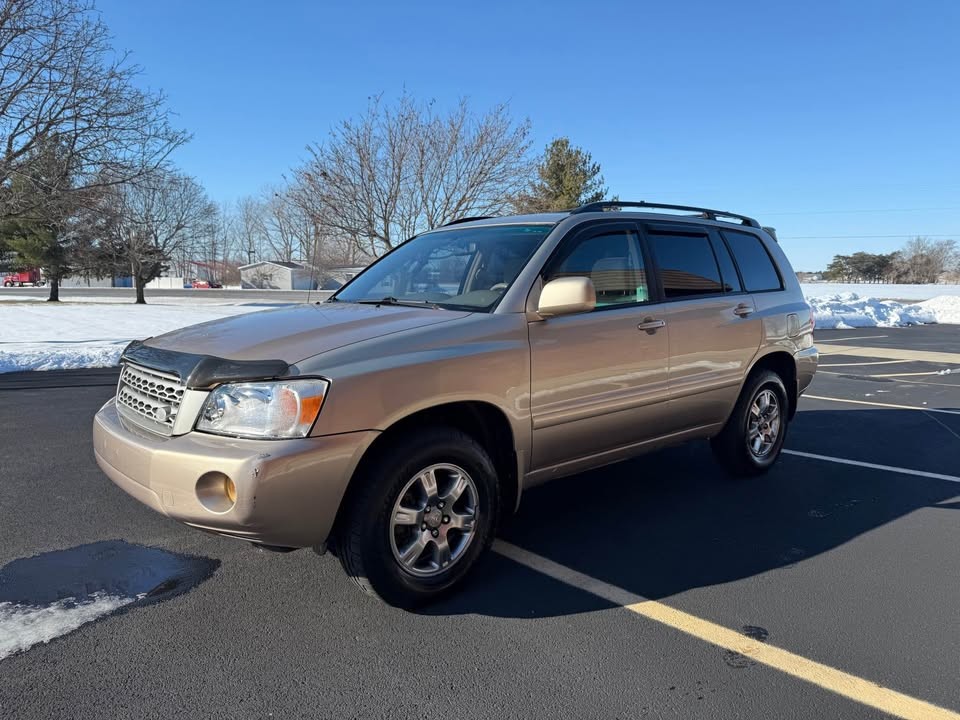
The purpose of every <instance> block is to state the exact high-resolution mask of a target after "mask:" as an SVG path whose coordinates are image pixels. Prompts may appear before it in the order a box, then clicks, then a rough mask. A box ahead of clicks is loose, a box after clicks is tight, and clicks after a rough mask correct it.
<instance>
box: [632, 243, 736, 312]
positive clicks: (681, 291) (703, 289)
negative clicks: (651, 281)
mask: <svg viewBox="0 0 960 720" xmlns="http://www.w3.org/2000/svg"><path fill="white" fill-rule="evenodd" d="M647 237H648V238H649V240H650V247H651V249H652V250H653V254H654V255H655V256H656V258H657V265H658V267H659V270H660V280H661V282H662V284H663V293H664V295H665V296H666V298H667V299H668V300H670V299H677V298H685V297H698V296H701V295H719V294H720V293H722V292H723V286H722V285H721V284H720V269H719V268H718V267H717V260H716V258H715V257H714V256H713V250H712V249H711V248H710V241H709V240H708V239H707V236H706V235H693V234H690V235H685V234H681V233H670V234H658V233H651V234H650V235H648V236H647Z"/></svg>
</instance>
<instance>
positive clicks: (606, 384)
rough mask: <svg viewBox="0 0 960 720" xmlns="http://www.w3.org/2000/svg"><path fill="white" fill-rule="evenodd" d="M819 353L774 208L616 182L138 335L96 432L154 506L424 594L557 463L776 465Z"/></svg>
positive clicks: (608, 527) (112, 464)
mask: <svg viewBox="0 0 960 720" xmlns="http://www.w3.org/2000/svg"><path fill="white" fill-rule="evenodd" d="M656 210H667V211H670V212H668V213H663V212H654V211H656ZM675 211H680V212H685V213H688V214H686V215H676V214H674V213H675ZM435 269H436V270H435ZM437 287H447V288H448V290H439V289H436V288H437ZM817 360H818V352H817V348H816V346H815V345H814V343H813V315H812V313H811V310H810V306H809V305H808V304H807V302H806V300H804V297H803V293H802V292H801V290H800V285H799V284H798V282H797V277H796V274H795V273H794V272H793V270H792V269H791V267H790V263H789V262H788V260H787V257H786V255H785V254H784V252H783V250H782V249H781V248H780V246H779V245H778V244H777V242H776V239H775V238H774V236H773V235H772V234H771V232H769V231H767V230H765V229H764V228H762V227H761V226H760V223H759V222H757V221H756V220H754V219H753V218H749V217H746V216H744V215H736V214H732V213H727V212H720V211H715V210H708V209H704V208H695V207H687V206H677V205H658V204H655V203H643V202H636V203H634V202H619V201H616V202H598V203H590V204H588V205H585V206H583V207H580V208H578V209H576V210H573V211H568V212H560V213H550V214H543V215H525V216H516V217H498V218H465V219H464V220H461V221H459V222H457V221H455V222H453V223H450V224H449V225H447V226H444V227H441V228H437V229H435V230H431V231H429V232H426V233H423V234H422V235H418V236H417V237H415V238H413V239H412V240H409V241H407V242H405V243H403V244H402V245H399V246H398V247H396V248H395V249H394V250H392V251H391V252H389V253H387V254H386V255H384V256H383V257H381V258H380V259H379V260H377V261H376V262H375V263H374V264H372V265H371V266H370V267H369V268H367V269H366V270H364V271H363V272H362V273H360V274H359V275H357V277H355V278H353V279H352V280H351V281H350V282H349V283H347V284H346V285H345V286H344V287H342V288H341V289H340V290H339V291H338V292H337V293H336V294H334V295H333V296H332V297H331V298H329V299H328V300H327V301H326V302H324V303H318V304H310V305H297V306H290V307H286V308H281V309H277V310H273V311H266V312H259V313H250V314H246V315H241V316H237V317H231V318H225V319H223V320H218V321H215V322H212V323H206V324H204V325H202V326H198V327H193V328H185V329H182V330H177V331H174V332H172V333H168V334H166V335H160V336H157V337H152V338H149V339H147V340H145V341H144V342H133V343H131V344H130V345H129V346H128V347H127V348H126V350H125V351H124V353H123V357H122V358H121V366H122V371H121V375H120V381H119V384H118V387H117V390H118V393H117V396H116V398H115V399H113V400H111V401H109V402H108V403H106V404H105V405H104V406H103V407H102V408H101V409H100V411H99V412H98V413H97V415H96V419H95V420H94V424H93V445H94V450H95V454H96V459H97V462H98V463H99V465H100V467H101V468H102V469H103V470H104V472H105V473H106V474H107V475H108V476H109V477H110V478H111V479H112V480H113V482H115V483H116V484H117V485H119V486H120V487H121V488H122V489H124V490H125V491H126V492H128V493H129V494H130V495H132V496H133V497H134V498H136V499H137V500H139V501H140V502H142V503H145V504H146V505H148V506H149V507H151V508H153V509H154V510H156V511H158V512H160V513H163V514H164V515H167V516H169V517H171V518H176V519H178V520H181V521H182V522H184V523H186V524H188V525H191V526H193V527H196V528H200V529H201V530H206V531H211V532H216V533H220V534H221V535H225V536H227V537H232V538H239V539H242V540H248V541H251V542H254V543H259V544H261V545H266V546H268V547H269V546H273V547H274V548H283V549H287V548H298V547H323V546H324V545H325V544H326V543H327V542H328V541H329V542H331V543H332V544H333V546H334V549H335V551H336V554H337V556H338V558H339V559H340V561H341V562H342V563H343V566H344V568H345V570H346V571H347V573H348V574H349V575H350V576H351V577H353V578H354V579H355V580H356V582H357V583H358V584H359V585H360V587H362V588H363V589H364V590H366V591H367V592H370V593H374V594H376V595H379V596H380V597H381V598H383V599H384V600H386V601H387V602H390V603H392V604H394V605H399V606H402V607H412V606H415V605H418V604H421V603H423V602H425V601H428V600H432V599H433V598H435V597H437V596H439V595H440V594H442V593H443V592H445V591H447V590H449V589H450V588H452V587H454V586H455V585H456V584H457V583H458V582H459V581H460V580H461V579H462V578H463V577H464V575H465V574H466V573H467V572H468V570H469V569H470V567H471V566H472V565H474V563H475V562H476V561H477V559H478V558H479V557H480V555H481V554H482V553H483V552H484V550H486V549H487V548H488V547H489V546H490V543H491V542H492V541H493V536H494V533H495V532H496V530H497V528H498V527H499V525H500V519H501V515H505V514H508V513H512V512H513V511H514V510H516V509H517V506H518V504H519V502H520V497H521V495H522V494H523V493H524V492H525V488H528V487H533V486H535V485H537V484H539V483H541V482H543V481H546V480H548V479H552V478H558V477H563V476H565V475H573V474H575V473H580V472H584V471H586V470H590V469H593V468H600V467H603V466H605V465H608V464H610V463H612V462H614V461H618V460H625V459H627V458H631V457H634V456H636V455H640V454H641V453H644V452H647V451H649V450H652V449H654V448H658V447H662V446H664V445H670V444H673V443H678V442H682V441H685V440H693V439H706V438H710V439H711V444H712V447H713V450H714V453H715V454H716V456H717V458H718V460H719V461H720V464H721V465H722V466H723V467H724V468H726V470H727V471H728V472H729V473H730V474H731V475H734V476H751V475H760V474H762V473H764V472H766V471H768V470H769V469H770V467H771V466H772V465H773V464H774V462H775V461H776V460H777V457H778V456H779V455H780V452H781V449H782V448H783V443H784V438H785V436H786V433H787V425H788V423H789V421H790V420H791V419H792V418H793V416H794V413H795V412H796V409H797V402H798V398H799V396H800V394H801V393H802V392H803V391H804V390H806V388H807V386H809V385H810V382H811V380H812V379H813V376H814V372H815V370H816V368H817ZM629 472H630V473H633V474H635V475H636V476H637V480H638V481H642V480H643V475H644V467H643V466H642V465H634V466H633V467H631V468H630V469H629ZM600 478H601V476H600V475H599V474H592V475H587V476H583V478H582V480H583V481H584V482H583V492H584V493H591V492H606V493H608V494H609V495H610V497H611V498H612V502H611V505H610V509H609V512H608V513H606V516H603V517H599V518H597V520H596V522H597V526H596V529H595V532H598V533H612V534H616V533H617V531H618V530H617V528H618V524H622V523H630V522H632V521H633V515H631V513H632V512H633V509H632V508H630V507H623V506H620V505H618V504H617V502H616V500H617V497H616V493H614V492H611V491H610V490H609V488H608V489H607V490H605V491H603V490H601V491H597V490H595V489H594V487H593V485H594V484H597V483H599V482H600ZM778 487H786V484H784V483H780V485H778ZM739 492H740V494H741V495H742V496H744V497H746V495H747V494H749V493H748V491H739ZM543 501H544V498H543V496H536V497H535V498H532V499H531V500H530V502H532V503H538V502H539V503H543ZM690 502H691V504H695V503H696V502H698V499H696V498H691V499H690ZM539 510H540V511H544V512H550V510H546V509H545V508H544V507H541V508H539ZM535 512H536V511H535V510H533V509H531V510H530V511H528V515H530V516H532V515H533V514H534V513H535ZM546 526H547V523H546V522H545V523H544V527H546ZM545 532H546V531H545ZM552 532H556V533H561V534H562V533H563V532H565V528H564V527H563V526H562V525H560V524H558V525H557V527H555V528H553V529H552ZM661 552H665V551H664V550H661ZM488 577H489V576H488ZM504 592H506V590H504Z"/></svg>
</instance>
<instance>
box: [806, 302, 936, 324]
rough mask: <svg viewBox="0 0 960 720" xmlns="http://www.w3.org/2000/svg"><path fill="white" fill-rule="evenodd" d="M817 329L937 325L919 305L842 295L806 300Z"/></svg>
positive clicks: (934, 318)
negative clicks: (811, 309)
mask: <svg viewBox="0 0 960 720" xmlns="http://www.w3.org/2000/svg"><path fill="white" fill-rule="evenodd" d="M807 302H809V303H810V307H811V308H813V314H814V316H815V317H816V320H817V327H818V328H821V329H829V328H859V327H898V326H901V325H920V324H922V323H934V322H937V318H936V316H935V315H934V313H933V311H932V310H928V309H925V308H923V307H922V306H920V305H904V304H903V303H899V302H896V301H895V300H877V299H876V298H862V297H860V296H859V295H857V294H856V293H840V294H838V295H827V296H825V297H812V298H807Z"/></svg>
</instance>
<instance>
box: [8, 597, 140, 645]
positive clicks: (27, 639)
mask: <svg viewBox="0 0 960 720" xmlns="http://www.w3.org/2000/svg"><path fill="white" fill-rule="evenodd" d="M142 597H143V596H138V597H122V596H117V595H107V594H105V593H99V592H97V593H93V594H92V595H90V596H89V597H88V598H87V599H86V600H83V601H80V602H78V601H77V600H76V598H66V599H63V600H57V601H56V602H53V603H51V604H49V605H45V606H39V607H38V606H34V605H20V604H16V605H15V604H13V603H9V602H0V660H3V659H4V658H5V657H7V656H8V655H13V653H15V652H20V651H21V650H26V649H27V648H29V647H32V646H33V645H36V644H37V643H47V642H50V641H51V640H53V639H54V638H58V637H60V636H61V635H66V634H67V633H69V632H73V631H74V630H76V629H77V628H78V627H80V626H81V625H86V624H87V623H88V622H93V621H94V620H96V619H98V618H101V617H103V616H104V615H109V614H110V613H112V612H114V611H116V610H117V609H119V608H121V607H123V606H124V605H128V604H130V603H132V602H134V601H135V600H139V599H141V598H142Z"/></svg>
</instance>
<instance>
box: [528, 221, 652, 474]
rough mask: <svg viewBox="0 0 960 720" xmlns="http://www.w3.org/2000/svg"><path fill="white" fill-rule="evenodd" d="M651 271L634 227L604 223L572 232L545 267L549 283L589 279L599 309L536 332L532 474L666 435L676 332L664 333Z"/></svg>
mask: <svg viewBox="0 0 960 720" xmlns="http://www.w3.org/2000/svg"><path fill="white" fill-rule="evenodd" d="M648 266H649V263H648V262H647V259H646V258H645V256H644V251H643V248H642V245H641V243H640V237H639V233H638V229H637V226H636V225H635V224H634V223H630V222H622V221H620V222H617V221H600V222H598V223H594V224H591V225H588V226H586V227H585V228H583V229H580V230H577V231H574V234H573V235H572V236H571V237H568V238H566V239H565V240H564V241H563V243H561V245H560V247H559V248H558V252H557V253H556V254H555V256H554V257H553V258H552V259H551V260H550V262H549V263H548V265H547V267H545V268H544V272H543V281H544V282H548V281H550V280H552V279H555V278H558V277H569V276H585V277H589V278H591V279H592V280H593V284H594V287H595V288H596V291H597V306H596V309H595V310H593V311H592V312H587V313H580V314H575V315H565V316H559V317H553V318H549V319H546V320H541V321H534V322H531V323H530V325H529V331H530V350H531V390H532V394H531V414H532V420H533V451H532V457H531V469H532V470H534V471H538V470H544V469H546V468H559V466H562V465H563V464H564V463H570V462H572V461H575V460H577V459H583V458H587V457H590V456H596V455H601V454H603V453H607V452H610V451H614V450H615V449H617V448H623V447H625V446H629V445H634V444H637V443H639V442H642V441H644V440H647V439H650V438H652V437H655V436H656V435H658V434H660V433H659V429H660V422H661V416H662V415H663V414H664V412H665V411H666V409H667V404H668V398H669V386H668V378H667V358H668V356H667V351H668V331H669V328H668V327H667V326H665V325H664V326H662V327H658V325H659V321H660V319H661V317H660V313H661V310H662V308H663V306H662V305H661V304H659V303H656V302H654V301H653V298H655V297H656V295H655V294H654V293H653V292H652V290H651V287H650V284H649V282H648V276H647V268H648ZM640 326H643V327H642V328H641V327H640Z"/></svg>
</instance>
